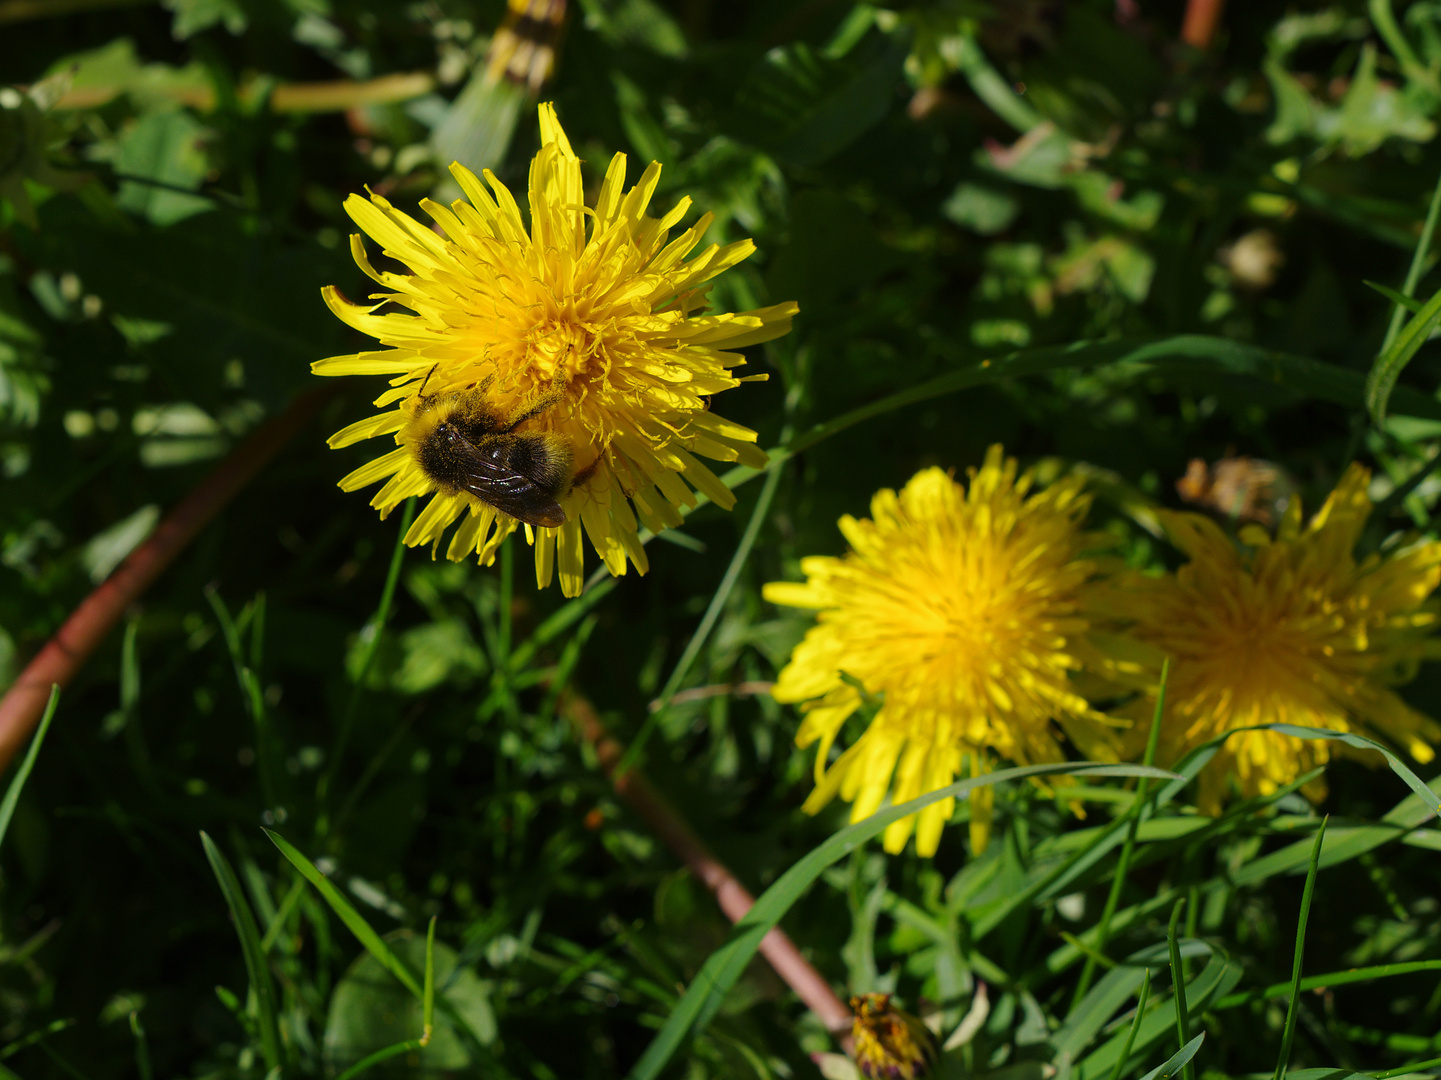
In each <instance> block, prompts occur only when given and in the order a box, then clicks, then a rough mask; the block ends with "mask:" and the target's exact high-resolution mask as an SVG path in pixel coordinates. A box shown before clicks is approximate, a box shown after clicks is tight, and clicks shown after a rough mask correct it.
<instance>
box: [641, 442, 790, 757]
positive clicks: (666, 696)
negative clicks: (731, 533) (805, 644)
mask: <svg viewBox="0 0 1441 1080" xmlns="http://www.w3.org/2000/svg"><path fill="white" fill-rule="evenodd" d="M782 471H783V470H781V469H771V470H770V471H769V472H768V473H767V474H766V482H765V486H764V487H762V488H761V493H760V497H759V498H757V499H756V508H755V510H754V511H753V512H752V513H751V517H750V520H749V521H748V522H746V531H745V532H744V533H743V534H742V535H741V540H740V543H739V544H737V545H736V550H735V554H734V555H732V556H731V561H730V565H729V566H728V567H726V572H725V576H724V577H722V578H721V582H720V584H719V585H718V586H716V591H715V595H713V596H712V597H711V601H710V606H709V607H707V608H706V612H705V615H704V617H702V619H701V621H700V625H699V626H697V627H696V630H695V633H694V634H692V635H691V639H690V641H688V642H687V643H686V647H685V652H683V653H682V654H681V657H680V659H679V660H677V661H676V665H675V668H674V670H672V671H671V673H670V678H669V679H667V680H666V684H665V687H664V689H662V690H661V692H660V696H659V697H658V698H657V699H656V700H657V701H658V702H659V705H658V706H657V707H656V708H655V709H653V710H652V711H651V713H650V715H649V716H647V717H646V719H645V723H643V724H642V725H641V729H640V731H639V732H638V733H637V734H636V736H635V738H634V739H633V740H631V744H630V746H629V747H628V748H627V749H626V752H625V756H624V757H623V758H621V760H620V763H619V764H618V765H617V766H616V772H617V773H619V774H624V773H625V772H627V771H628V770H629V769H631V768H632V767H634V765H635V762H636V760H637V759H638V758H639V756H640V753H641V750H642V749H643V748H644V747H645V743H646V740H647V739H649V738H650V735H651V733H652V732H653V731H654V730H655V726H656V724H657V723H658V722H659V721H660V718H661V716H662V715H663V714H664V713H665V711H666V707H667V706H668V705H669V704H670V701H671V698H672V697H674V696H675V692H676V691H677V690H679V689H680V684H681V683H682V682H684V681H685V677H686V675H688V674H689V673H690V668H691V665H692V664H693V663H695V659H696V657H697V656H699V655H700V651H701V648H702V647H703V646H704V645H705V643H706V640H707V639H708V638H709V637H710V632H711V630H713V629H714V628H715V624H716V622H717V621H718V620H719V619H720V615H721V611H722V610H723V609H724V608H725V605H726V601H727V600H729V599H730V594H731V590H732V589H733V588H735V583H736V581H737V580H738V579H739V578H740V572H741V569H742V568H743V567H744V566H745V564H746V560H747V559H748V558H750V553H751V548H753V547H754V546H755V542H756V537H757V536H759V535H760V531H761V526H762V525H763V524H765V520H766V517H767V515H768V514H769V513H770V508H771V500H772V499H774V498H775V494H776V488H777V487H779V486H780V479H781V473H782Z"/></svg>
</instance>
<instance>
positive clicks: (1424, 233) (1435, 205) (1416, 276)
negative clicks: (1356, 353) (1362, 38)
mask: <svg viewBox="0 0 1441 1080" xmlns="http://www.w3.org/2000/svg"><path fill="white" fill-rule="evenodd" d="M1375 8H1376V4H1375V2H1374V0H1373V3H1372V10H1373V11H1374V10H1375ZM1389 18H1390V10H1389V7H1388V8H1387V12H1386V18H1385V19H1383V20H1380V21H1381V22H1385V21H1388V20H1389ZM1392 25H1393V26H1394V21H1393V22H1392ZM1438 218H1441V179H1438V180H1437V181H1436V187H1435V190H1433V191H1432V192H1431V205H1430V206H1429V207H1428V208H1427V210H1426V222H1425V224H1424V225H1422V226H1421V237H1420V239H1418V240H1417V241H1416V250H1415V251H1413V252H1412V253H1411V266H1410V267H1409V268H1408V269H1407V271H1406V283H1405V284H1404V285H1402V286H1401V297H1400V298H1397V297H1394V296H1393V297H1392V299H1393V300H1395V301H1396V303H1397V305H1398V306H1397V308H1396V310H1394V311H1393V312H1391V322H1390V324H1389V325H1388V326H1387V327H1386V337H1385V340H1383V341H1382V342H1381V352H1382V353H1386V352H1389V351H1390V349H1391V346H1392V344H1394V343H1395V341H1396V335H1397V334H1399V333H1400V332H1401V324H1402V323H1403V322H1404V321H1405V319H1406V316H1405V313H1404V312H1403V311H1402V308H1405V309H1406V310H1408V311H1412V312H1419V311H1420V310H1421V305H1420V304H1417V303H1416V301H1414V300H1412V299H1411V297H1412V296H1413V295H1415V292H1416V286H1417V285H1419V284H1420V283H1421V274H1422V272H1423V271H1424V269H1425V266H1426V256H1427V254H1428V253H1429V251H1430V248H1431V238H1432V237H1433V236H1435V235H1436V222H1437V220H1438ZM1366 284H1368V285H1371V282H1369V281H1368V282H1367V283H1366ZM1371 287H1372V288H1373V289H1376V290H1378V291H1380V292H1383V293H1385V294H1387V295H1390V290H1389V289H1382V287H1381V286H1379V285H1371ZM1413 305H1414V306H1413Z"/></svg>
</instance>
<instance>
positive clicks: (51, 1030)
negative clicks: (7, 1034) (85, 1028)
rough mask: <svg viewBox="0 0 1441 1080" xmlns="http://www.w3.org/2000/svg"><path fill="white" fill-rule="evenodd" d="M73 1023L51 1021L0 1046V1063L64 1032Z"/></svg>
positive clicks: (71, 1021)
mask: <svg viewBox="0 0 1441 1080" xmlns="http://www.w3.org/2000/svg"><path fill="white" fill-rule="evenodd" d="M74 1023H75V1021H74V1020H52V1021H50V1023H48V1024H46V1025H45V1026H44V1027H43V1028H39V1029H37V1030H35V1031H32V1032H30V1034H29V1035H21V1036H20V1038H18V1039H16V1040H15V1041H14V1042H11V1043H7V1044H6V1045H4V1046H0V1061H4V1060H5V1059H6V1058H8V1057H14V1056H15V1055H16V1054H18V1053H20V1051H21V1050H24V1049H25V1048H26V1047H27V1046H34V1045H35V1044H36V1043H38V1042H43V1041H44V1040H46V1039H48V1038H50V1036H51V1035H54V1034H55V1033H56V1032H59V1031H64V1030H65V1029H66V1028H68V1027H71V1026H73V1025H74Z"/></svg>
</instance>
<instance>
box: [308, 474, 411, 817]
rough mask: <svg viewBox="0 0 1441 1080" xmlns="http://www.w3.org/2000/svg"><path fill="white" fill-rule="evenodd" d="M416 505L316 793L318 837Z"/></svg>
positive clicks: (404, 517)
mask: <svg viewBox="0 0 1441 1080" xmlns="http://www.w3.org/2000/svg"><path fill="white" fill-rule="evenodd" d="M415 502H416V500H415V499H413V498H410V499H406V500H405V510H404V511H403V512H402V513H401V516H400V530H399V532H397V533H396V534H395V547H394V548H393V549H392V550H391V552H390V566H389V567H388V568H387V569H386V572H385V585H384V586H383V587H382V588H381V590H380V604H379V606H378V607H376V609H375V618H374V620H372V623H371V625H372V626H374V628H375V629H374V631H373V632H372V633H371V635H370V640H369V641H367V642H366V643H365V652H364V653H363V654H362V655H361V658H360V667H359V669H358V670H357V671H356V673H355V685H354V686H352V687H351V688H350V698H349V700H348V701H347V702H346V705H345V712H344V714H343V715H342V716H341V718H340V730H339V731H338V732H337V733H336V736H335V745H334V746H333V747H331V750H330V766H329V767H328V768H327V769H326V770H325V773H324V775H323V776H322V777H321V781H320V784H319V789H318V790H317V791H316V802H317V803H319V805H320V810H319V813H317V815H316V823H315V831H316V834H317V835H318V836H324V835H325V834H326V833H327V832H328V831H329V828H330V814H329V809H328V808H329V800H330V793H331V792H332V791H334V790H335V783H336V781H337V780H338V779H339V776H340V766H341V762H342V760H343V759H344V757H345V748H346V746H347V745H348V744H349V742H350V736H351V733H352V731H353V730H354V728H355V717H356V713H357V712H358V711H359V709H360V695H361V694H362V693H364V692H365V679H366V676H367V675H369V674H370V665H371V664H373V663H374V662H375V654H376V653H377V652H378V651H379V649H380V638H381V635H382V634H384V633H385V624H386V623H387V622H389V621H390V608H391V605H392V604H393V603H394V601H395V589H396V585H397V584H398V583H399V581H400V567H401V564H402V563H403V562H404V561H405V534H406V533H407V532H409V531H410V524H411V522H412V521H414V520H415Z"/></svg>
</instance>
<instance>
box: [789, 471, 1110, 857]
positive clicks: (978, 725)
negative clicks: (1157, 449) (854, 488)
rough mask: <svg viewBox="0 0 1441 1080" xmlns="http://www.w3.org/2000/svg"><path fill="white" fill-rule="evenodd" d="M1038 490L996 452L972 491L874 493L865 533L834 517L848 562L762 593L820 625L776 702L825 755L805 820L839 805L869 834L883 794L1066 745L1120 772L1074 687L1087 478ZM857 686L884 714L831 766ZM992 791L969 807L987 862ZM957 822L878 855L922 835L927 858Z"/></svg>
mask: <svg viewBox="0 0 1441 1080" xmlns="http://www.w3.org/2000/svg"><path fill="white" fill-rule="evenodd" d="M1032 480H1033V478H1032V476H1031V474H1029V473H1027V474H1025V475H1022V476H1019V477H1018V476H1017V474H1016V462H1015V460H1014V459H1007V458H1004V457H1003V455H1002V451H1001V448H1000V447H999V446H993V447H991V449H990V451H989V452H988V453H987V454H986V460H985V464H984V465H983V466H982V467H981V469H980V470H979V471H977V470H975V469H972V470H970V484H969V488H967V487H966V486H963V485H962V484H959V483H957V482H956V481H955V480H954V479H952V478H951V477H950V476H949V475H948V474H947V473H945V472H942V471H941V470H940V469H925V470H923V471H921V472H919V473H917V474H916V475H915V476H914V477H912V479H911V480H910V482H909V483H908V484H906V486H905V488H904V489H903V490H902V491H901V492H900V493H899V494H897V493H896V492H894V491H891V490H889V489H886V490H883V491H880V492H878V493H877V494H876V496H875V497H874V499H872V501H871V519H870V520H861V521H857V520H856V519H854V518H851V517H849V516H847V517H844V518H842V519H841V521H840V529H841V532H842V533H843V534H844V535H845V538H846V540H847V541H849V543H850V547H851V550H850V552H849V553H848V554H846V555H844V556H842V557H840V558H832V557H811V558H807V559H803V560H802V561H801V570H802V571H803V572H804V573H805V575H806V578H807V580H806V581H805V582H804V583H794V584H792V583H772V584H770V585H767V586H766V587H765V596H766V598H767V599H768V600H770V601H771V602H773V603H777V604H785V605H787V606H790V607H803V608H815V609H817V610H818V612H819V613H818V615H817V619H816V625H815V627H814V628H812V629H811V630H810V631H809V632H808V633H807V634H806V637H805V640H804V641H802V642H801V644H800V645H799V646H797V647H796V650H795V652H794V653H793V654H792V656H791V659H790V662H789V663H788V664H787V665H786V667H785V669H784V670H783V671H782V672H781V673H780V676H779V678H778V679H777V681H776V684H775V688H774V689H773V691H772V693H773V694H774V696H775V698H776V700H778V701H782V702H798V703H800V705H801V710H802V712H803V714H804V717H805V719H804V721H803V722H802V724H801V727H800V731H799V732H798V733H797V735H796V742H797V744H798V745H800V746H808V745H809V744H811V743H819V748H818V751H817V754H816V788H815V790H814V791H813V792H812V793H811V796H810V798H808V799H807V800H806V803H805V808H806V809H807V810H809V811H811V812H812V813H814V812H815V811H817V810H819V809H820V808H821V807H822V806H824V805H825V804H826V803H827V802H829V801H830V800H831V799H832V798H833V797H835V796H836V795H840V797H841V798H843V799H847V800H851V801H852V803H853V805H852V807H851V820H852V821H860V820H861V819H862V818H866V817H869V816H870V815H871V814H873V813H875V812H876V810H877V809H878V808H879V807H880V805H881V802H882V800H883V799H884V798H885V797H886V795H887V794H888V793H889V795H890V797H891V801H892V802H893V803H902V802H906V801H908V800H910V799H914V798H916V797H918V796H920V795H923V794H925V793H926V792H928V791H935V790H936V789H938V788H941V787H944V786H945V785H947V784H950V783H952V782H953V781H954V780H955V778H956V776H957V775H958V774H959V773H961V772H962V771H963V769H965V770H969V771H970V772H971V773H972V774H977V773H979V772H984V771H986V770H987V767H988V766H987V762H988V761H989V759H990V757H991V756H992V755H995V756H998V757H1002V758H1006V759H1008V760H1010V761H1014V762H1017V763H1018V764H1023V765H1026V764H1033V763H1038V762H1052V761H1062V760H1065V757H1066V755H1065V752H1064V750H1063V749H1062V745H1061V739H1060V736H1061V734H1062V732H1064V734H1065V735H1066V736H1068V737H1069V738H1070V740H1071V742H1072V743H1073V744H1074V745H1075V746H1076V747H1078V748H1079V749H1080V750H1081V751H1082V752H1083V753H1084V754H1085V755H1086V756H1087V757H1091V758H1096V759H1100V760H1114V759H1115V753H1114V750H1113V749H1112V748H1111V747H1110V744H1109V733H1108V731H1107V727H1106V720H1105V718H1104V717H1102V716H1100V715H1099V714H1098V713H1096V712H1095V711H1094V710H1092V709H1091V707H1090V706H1089V705H1088V704H1087V702H1086V701H1085V699H1084V698H1082V697H1081V696H1080V694H1079V693H1078V692H1077V691H1076V688H1075V687H1074V686H1073V685H1072V682H1071V678H1070V674H1071V672H1073V671H1075V670H1077V669H1079V668H1080V667H1082V665H1083V658H1084V657H1086V656H1087V655H1088V654H1089V649H1090V647H1089V645H1088V644H1087V643H1086V641H1085V640H1084V639H1085V635H1086V633H1087V630H1088V626H1089V622H1088V616H1087V613H1086V610H1085V594H1086V591H1087V588H1088V585H1087V583H1088V580H1089V579H1090V578H1091V577H1092V575H1093V573H1094V571H1095V566H1094V564H1093V563H1091V562H1090V561H1088V560H1086V559H1082V558H1080V557H1079V555H1080V553H1081V551H1082V549H1083V548H1084V547H1086V546H1087V545H1088V544H1089V543H1090V541H1089V538H1088V537H1087V534H1085V533H1083V532H1082V531H1081V520H1082V519H1083V518H1084V517H1085V515H1086V511H1087V509H1088V508H1089V506H1090V498H1089V496H1087V495H1086V494H1085V493H1084V492H1083V491H1082V490H1081V481H1080V479H1079V478H1075V477H1070V478H1066V479H1063V480H1061V481H1059V482H1057V483H1055V484H1052V485H1051V486H1050V487H1048V488H1046V489H1044V490H1042V491H1039V492H1035V493H1032V492H1031V486H1032ZM857 684H859V686H858V685H857ZM859 687H864V688H865V691H866V692H867V693H869V694H873V695H876V696H877V697H879V698H881V699H882V704H881V705H880V708H879V710H878V711H877V712H876V714H875V716H874V718H873V719H872V720H871V723H870V725H869V726H868V727H867V729H866V731H865V733H864V734H862V735H861V736H860V738H859V739H857V740H856V742H855V744H854V745H852V746H850V747H849V748H847V749H846V750H845V752H844V753H842V754H841V755H840V757H839V758H838V759H837V760H836V762H835V763H834V764H833V765H831V766H830V768H827V767H826V761H827V758H828V756H829V754H830V750H831V746H832V744H833V743H834V741H835V739H836V736H837V734H838V733H839V732H840V730H841V726H842V725H843V724H844V723H845V721H846V719H847V718H848V717H849V716H850V715H851V714H852V713H853V712H855V711H856V710H857V709H858V708H860V707H861V705H862V703H863V696H862V691H861V689H860V688H859ZM1053 721H1055V722H1056V723H1055V724H1053ZM1057 724H1058V725H1059V727H1057V726H1056V725H1057ZM989 791H990V789H989V788H986V789H982V791H981V792H978V797H975V798H973V801H972V811H973V814H972V831H971V839H972V844H973V846H974V847H975V848H976V849H977V850H979V849H982V848H984V846H985V843H986V839H987V836H988V810H989V806H990V802H989ZM953 811H954V800H950V799H947V800H943V801H942V802H939V803H936V804H935V805H933V806H930V807H928V808H927V809H925V810H923V811H921V812H920V814H919V815H914V816H912V817H910V818H906V819H905V820H903V821H898V822H896V823H894V824H892V825H891V826H890V827H889V828H888V829H887V830H886V834H885V847H886V850H887V851H890V852H892V853H895V852H899V851H900V850H901V849H902V848H904V847H905V845H906V841H907V840H908V839H909V837H910V834H911V830H912V828H915V829H916V850H917V851H918V852H919V853H920V854H922V855H933V854H935V851H936V847H937V845H938V844H939V843H940V835H941V828H942V826H943V825H944V824H945V823H946V821H948V820H949V819H950V817H951V814H952V812H953ZM916 817H919V821H917V820H916Z"/></svg>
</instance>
